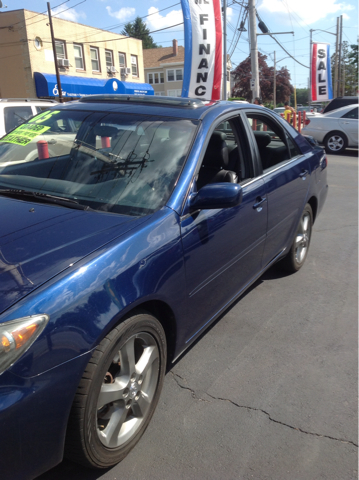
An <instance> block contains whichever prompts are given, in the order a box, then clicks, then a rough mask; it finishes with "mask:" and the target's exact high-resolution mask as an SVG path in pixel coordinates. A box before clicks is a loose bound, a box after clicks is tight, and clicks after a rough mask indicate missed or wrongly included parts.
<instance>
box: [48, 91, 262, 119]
mask: <svg viewBox="0 0 359 480" xmlns="http://www.w3.org/2000/svg"><path fill="white" fill-rule="evenodd" d="M249 105H250V107H251V108H252V107H253V108H259V109H261V108H263V107H260V106H258V105H251V104H241V103H234V102H229V101H228V102H226V101H214V102H206V101H202V100H198V99H189V98H182V97H157V96H156V97H154V96H152V95H151V96H142V95H111V96H109V95H93V96H91V97H83V98H81V100H78V101H74V102H71V103H67V104H58V105H56V110H58V109H66V110H91V111H93V112H103V111H105V112H111V113H119V112H121V113H132V114H136V113H137V114H142V115H143V114H145V115H157V116H161V117H176V118H186V119H193V120H196V119H197V120H199V119H202V118H203V117H204V116H205V115H206V114H207V113H209V112H211V113H212V114H214V115H215V116H217V115H220V114H221V113H225V112H231V111H238V110H241V109H243V108H248V106H249ZM144 107H145V108H144Z"/></svg>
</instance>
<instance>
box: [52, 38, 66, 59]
mask: <svg viewBox="0 0 359 480" xmlns="http://www.w3.org/2000/svg"><path fill="white" fill-rule="evenodd" d="M55 49H56V57H57V58H66V47H65V42H63V41H62V40H55Z"/></svg>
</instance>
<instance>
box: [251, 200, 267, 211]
mask: <svg viewBox="0 0 359 480" xmlns="http://www.w3.org/2000/svg"><path fill="white" fill-rule="evenodd" d="M266 200H267V199H266V197H258V198H257V201H256V203H255V204H254V205H253V208H254V209H257V212H260V211H261V210H262V207H261V205H262V203H264V202H265V201H266Z"/></svg>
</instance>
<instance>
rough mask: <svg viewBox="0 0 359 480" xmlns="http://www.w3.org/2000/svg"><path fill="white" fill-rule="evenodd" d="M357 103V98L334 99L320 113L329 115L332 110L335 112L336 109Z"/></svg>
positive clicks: (358, 100) (358, 99)
mask: <svg viewBox="0 0 359 480" xmlns="http://www.w3.org/2000/svg"><path fill="white" fill-rule="evenodd" d="M358 103H359V98H358V96H346V97H336V98H333V100H331V101H330V102H329V103H328V105H327V106H326V107H325V108H324V109H323V111H322V113H329V112H331V111H332V110H337V109H338V108H342V107H346V106H349V105H356V104H358Z"/></svg>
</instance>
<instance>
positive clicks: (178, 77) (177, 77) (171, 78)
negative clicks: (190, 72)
mask: <svg viewBox="0 0 359 480" xmlns="http://www.w3.org/2000/svg"><path fill="white" fill-rule="evenodd" d="M182 80H183V68H176V70H167V81H168V82H180V81H182Z"/></svg>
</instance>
